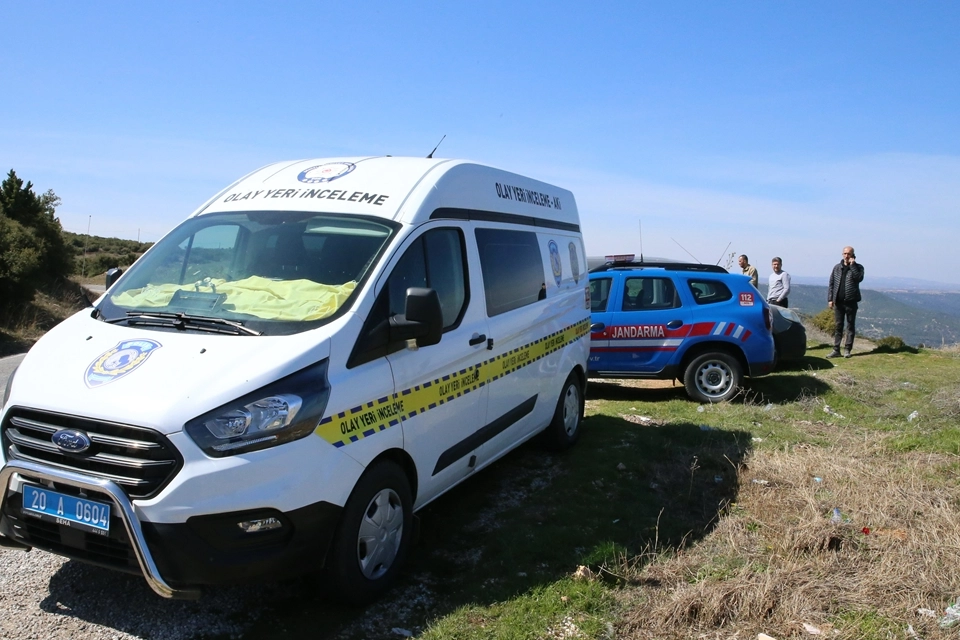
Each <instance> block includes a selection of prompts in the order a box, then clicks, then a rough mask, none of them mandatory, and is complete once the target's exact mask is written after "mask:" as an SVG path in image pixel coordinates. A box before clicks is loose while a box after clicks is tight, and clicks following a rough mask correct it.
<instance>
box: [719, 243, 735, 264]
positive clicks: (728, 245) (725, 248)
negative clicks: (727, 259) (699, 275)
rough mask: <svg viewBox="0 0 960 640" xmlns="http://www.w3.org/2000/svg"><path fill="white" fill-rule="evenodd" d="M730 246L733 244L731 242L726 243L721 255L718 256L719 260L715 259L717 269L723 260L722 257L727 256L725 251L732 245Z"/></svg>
mask: <svg viewBox="0 0 960 640" xmlns="http://www.w3.org/2000/svg"><path fill="white" fill-rule="evenodd" d="M732 244H733V242H728V243H727V246H726V247H724V248H723V253H721V254H720V257H719V258H717V266H718V267H719V266H720V261H721V260H723V257H724V256H725V255H727V249H729V248H730V245H732Z"/></svg>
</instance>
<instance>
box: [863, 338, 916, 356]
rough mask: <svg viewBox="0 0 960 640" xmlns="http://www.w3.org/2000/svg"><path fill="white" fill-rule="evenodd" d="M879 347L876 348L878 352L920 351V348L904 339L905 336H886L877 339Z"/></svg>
mask: <svg viewBox="0 0 960 640" xmlns="http://www.w3.org/2000/svg"><path fill="white" fill-rule="evenodd" d="M875 343H876V345H877V347H876V349H874V351H876V352H877V353H918V352H919V350H918V349H914V348H913V347H911V346H910V345H908V344H907V343H906V342H904V341H903V338H901V337H900V336H886V337H884V338H880V339H879V340H876V341H875Z"/></svg>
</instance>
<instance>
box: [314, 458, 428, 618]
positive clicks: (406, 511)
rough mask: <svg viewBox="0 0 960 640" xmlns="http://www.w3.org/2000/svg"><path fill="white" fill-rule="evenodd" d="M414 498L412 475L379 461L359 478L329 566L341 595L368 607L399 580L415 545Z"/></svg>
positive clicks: (341, 524)
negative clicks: (413, 534) (407, 557)
mask: <svg viewBox="0 0 960 640" xmlns="http://www.w3.org/2000/svg"><path fill="white" fill-rule="evenodd" d="M412 505H413V499H412V497H411V493H410V483H409V482H408V481H407V476H406V475H405V474H404V473H403V470H401V469H400V467H398V466H397V465H396V464H393V463H392V462H380V463H377V464H375V465H374V466H371V467H370V468H369V469H367V470H366V471H365V472H364V474H363V475H362V476H361V477H360V480H359V481H358V482H357V485H356V486H355V487H354V489H353V493H351V494H350V498H349V499H348V500H347V504H346V506H345V507H344V509H343V515H342V516H341V518H340V524H339V525H338V527H337V532H336V534H335V535H334V539H333V545H332V547H331V555H330V559H329V563H328V568H329V569H330V572H331V573H332V574H333V575H332V577H333V579H334V581H335V585H334V587H333V588H334V590H335V593H336V594H337V595H336V597H337V598H339V599H340V600H343V601H345V602H348V603H351V604H365V603H367V602H370V601H371V600H373V599H375V598H376V597H378V596H379V595H380V594H381V593H383V591H384V590H386V589H387V588H388V587H389V586H390V585H391V584H392V583H393V581H394V580H395V579H396V576H397V573H398V572H399V570H400V566H401V565H402V564H403V560H404V558H405V556H406V554H407V549H408V548H409V546H410V539H411V537H410V536H411V531H412V528H413V527H412V525H413V506H412Z"/></svg>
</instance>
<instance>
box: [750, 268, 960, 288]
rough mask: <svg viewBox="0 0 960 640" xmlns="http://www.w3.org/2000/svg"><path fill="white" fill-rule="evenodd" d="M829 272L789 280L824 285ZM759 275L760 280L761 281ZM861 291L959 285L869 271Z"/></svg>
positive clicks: (958, 286)
mask: <svg viewBox="0 0 960 640" xmlns="http://www.w3.org/2000/svg"><path fill="white" fill-rule="evenodd" d="M829 276H830V272H829V271H828V272H827V273H826V274H824V275H823V276H819V277H811V276H795V275H793V274H790V279H791V281H792V282H793V283H794V284H813V285H819V284H822V285H826V284H827V280H828V279H829ZM763 277H764V276H763V275H761V279H763ZM860 288H861V289H873V290H875V291H883V292H887V291H922V292H925V293H930V292H941V293H942V292H947V291H952V292H958V293H960V284H954V283H952V282H937V281H935V280H921V279H919V278H878V277H876V276H873V275H871V274H870V271H869V270H868V271H867V278H866V279H865V280H864V281H863V284H861V285H860Z"/></svg>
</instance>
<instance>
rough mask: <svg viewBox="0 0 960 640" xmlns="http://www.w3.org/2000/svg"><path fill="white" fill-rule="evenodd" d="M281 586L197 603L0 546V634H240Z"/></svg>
mask: <svg viewBox="0 0 960 640" xmlns="http://www.w3.org/2000/svg"><path fill="white" fill-rule="evenodd" d="M282 590H283V587H282V586H279V585H275V586H269V587H242V588H241V587H237V588H229V589H220V590H214V591H211V592H208V593H206V594H205V595H204V597H203V599H201V600H199V601H178V600H166V599H163V598H161V597H159V596H157V595H156V594H155V593H154V592H153V591H151V590H150V588H149V587H148V586H147V584H146V582H145V581H144V579H143V578H140V577H137V576H128V575H125V574H120V573H116V572H113V571H108V570H106V569H100V568H98V567H92V566H89V565H85V564H82V563H79V562H74V561H70V560H67V559H65V558H61V557H59V556H55V555H53V554H49V553H44V552H42V551H37V550H33V551H29V552H23V551H17V550H11V549H2V550H0V638H4V639H10V640H14V639H16V640H33V639H36V640H68V639H69V640H73V639H75V638H83V639H84V640H121V639H124V640H125V639H127V638H149V639H151V640H186V639H188V638H196V637H204V636H207V637H209V636H219V637H223V638H230V637H240V636H241V635H242V633H243V631H244V629H247V628H248V627H249V626H250V625H251V624H252V623H253V622H254V621H255V620H256V619H257V618H258V617H259V616H260V615H261V613H262V612H263V607H262V606H260V605H259V603H261V602H263V601H264V599H266V600H276V599H282V598H283V595H284V594H283V593H280V591H282Z"/></svg>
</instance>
